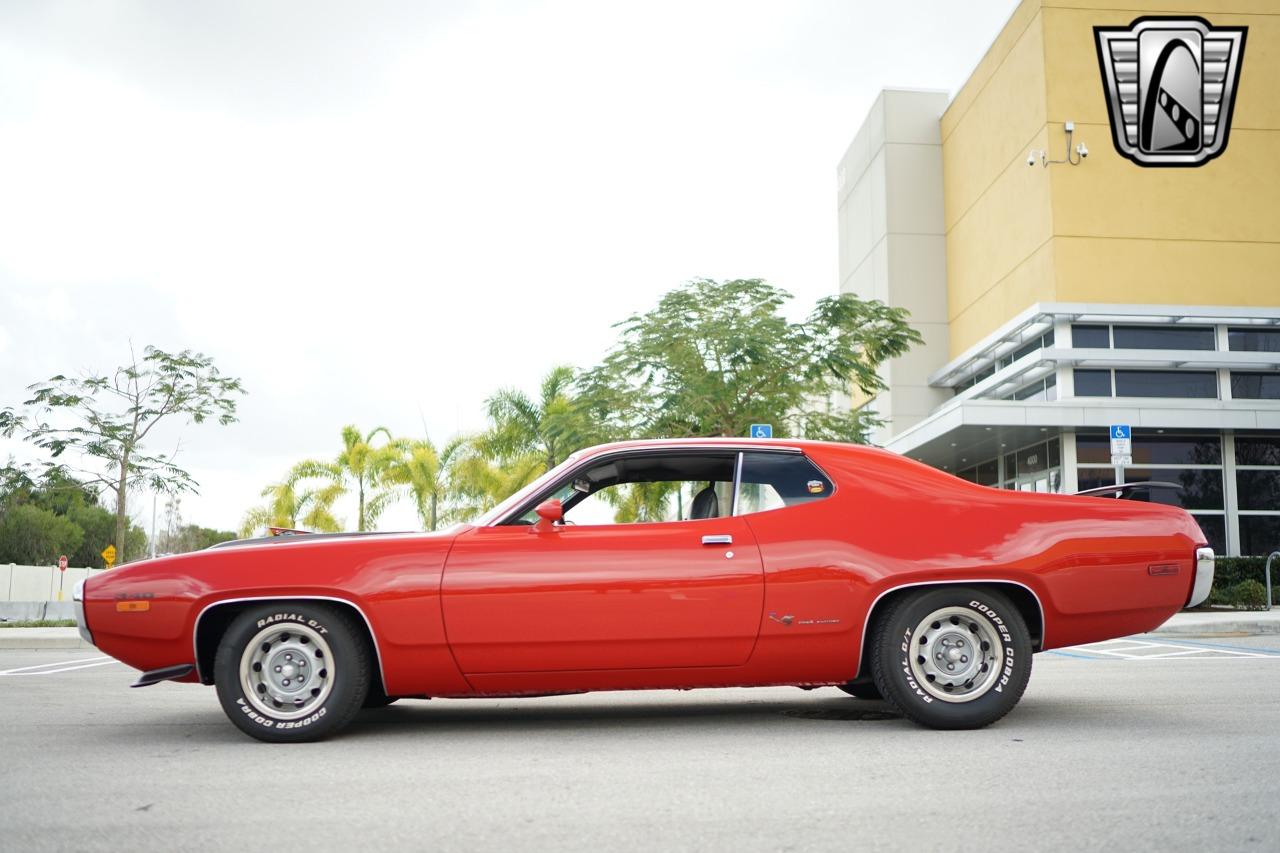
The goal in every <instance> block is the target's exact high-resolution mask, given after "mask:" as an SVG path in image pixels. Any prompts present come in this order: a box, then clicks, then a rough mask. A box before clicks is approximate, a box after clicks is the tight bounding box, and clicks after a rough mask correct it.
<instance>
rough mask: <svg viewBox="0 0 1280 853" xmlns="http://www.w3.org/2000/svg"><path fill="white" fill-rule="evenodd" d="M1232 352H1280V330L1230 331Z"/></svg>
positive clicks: (1228, 336)
mask: <svg viewBox="0 0 1280 853" xmlns="http://www.w3.org/2000/svg"><path fill="white" fill-rule="evenodd" d="M1227 347H1228V348H1229V349H1231V351H1232V352H1280V329H1228V330H1227Z"/></svg>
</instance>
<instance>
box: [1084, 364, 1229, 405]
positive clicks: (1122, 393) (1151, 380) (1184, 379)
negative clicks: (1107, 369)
mask: <svg viewBox="0 0 1280 853" xmlns="http://www.w3.org/2000/svg"><path fill="white" fill-rule="evenodd" d="M1077 372H1078V371H1077ZM1116 396H1117V397H1186V398H1197V399H1199V398H1205V399H1213V398H1216V397H1217V396H1218V377H1217V374H1215V373H1214V372H1213V371H1211V370H1117V371H1116Z"/></svg>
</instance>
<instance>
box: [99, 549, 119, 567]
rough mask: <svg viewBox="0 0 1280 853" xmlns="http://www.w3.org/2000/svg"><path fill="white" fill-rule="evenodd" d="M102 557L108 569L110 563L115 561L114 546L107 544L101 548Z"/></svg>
mask: <svg viewBox="0 0 1280 853" xmlns="http://www.w3.org/2000/svg"><path fill="white" fill-rule="evenodd" d="M102 559H103V560H105V561H106V563H107V568H108V569H109V568H111V566H112V564H114V563H115V561H116V546H115V545H108V546H107V547H105V548H103V549H102Z"/></svg>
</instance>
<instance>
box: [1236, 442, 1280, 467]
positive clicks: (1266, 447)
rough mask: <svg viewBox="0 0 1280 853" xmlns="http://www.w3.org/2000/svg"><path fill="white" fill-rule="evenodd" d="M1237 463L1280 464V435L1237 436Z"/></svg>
mask: <svg viewBox="0 0 1280 853" xmlns="http://www.w3.org/2000/svg"><path fill="white" fill-rule="evenodd" d="M1236 464H1237V465H1280V436H1275V435H1251V436H1243V435H1237V436H1236Z"/></svg>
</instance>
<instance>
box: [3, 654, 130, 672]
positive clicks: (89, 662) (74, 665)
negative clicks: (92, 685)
mask: <svg viewBox="0 0 1280 853" xmlns="http://www.w3.org/2000/svg"><path fill="white" fill-rule="evenodd" d="M115 662H116V661H115V659H114V658H109V657H106V656H105V655H104V656H103V657H97V658H79V659H77V660H64V661H54V662H53V663H39V664H35V665H34V666H19V667H15V668H14V669H6V670H0V675H53V674H54V673H56V672H70V671H71V670H73V669H88V668H89V667H91V666H106V665H107V664H109V663H115ZM34 669H38V670H41V672H31V670H34Z"/></svg>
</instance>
